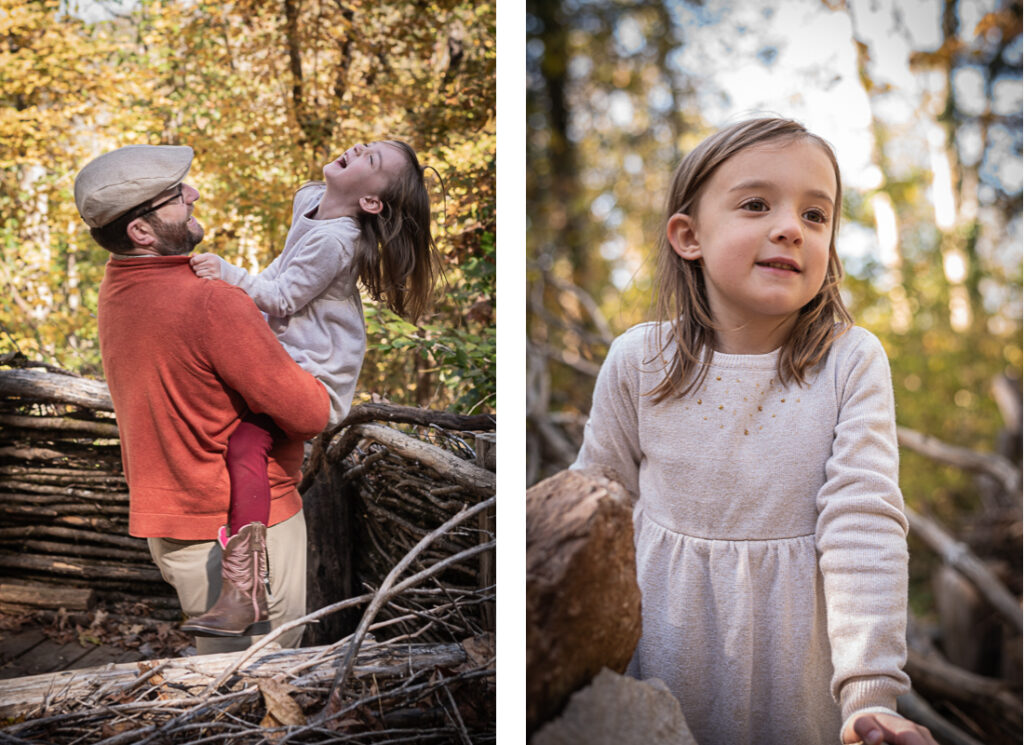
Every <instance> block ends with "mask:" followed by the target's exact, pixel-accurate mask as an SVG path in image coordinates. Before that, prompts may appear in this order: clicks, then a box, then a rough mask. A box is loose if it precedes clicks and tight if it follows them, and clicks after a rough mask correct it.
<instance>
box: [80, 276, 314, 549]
mask: <svg viewBox="0 0 1024 745" xmlns="http://www.w3.org/2000/svg"><path fill="white" fill-rule="evenodd" d="M98 318H99V338H100V351H101V353H102V355H103V370H104V374H105V375H106V378H107V384H108V385H109V387H110V396H111V398H112V399H113V401H114V412H115V413H116V415H117V423H118V427H119V429H120V434H121V454H122V459H123V462H124V472H125V479H126V480H127V481H128V489H129V492H130V495H131V516H130V520H129V532H130V533H131V534H132V535H133V536H138V537H164V538H177V539H181V540H204V539H213V538H215V537H216V535H217V530H218V528H219V527H220V526H221V525H224V524H225V523H226V522H227V515H228V502H229V484H230V482H229V478H228V471H227V467H226V465H225V461H224V453H225V452H226V450H227V443H228V438H229V437H230V436H231V433H232V432H233V431H234V430H235V428H236V427H237V426H238V422H239V420H240V417H241V415H242V414H243V413H244V412H245V410H246V409H247V408H248V409H249V410H251V411H253V412H256V413H265V414H268V415H270V416H271V417H272V418H273V419H274V421H275V422H277V425H278V426H279V427H280V428H281V429H282V430H284V431H285V432H286V433H287V434H288V436H289V438H290V439H288V440H282V441H278V442H276V443H275V445H274V449H273V450H272V451H271V453H270V463H269V465H268V473H269V476H270V490H271V502H270V524H271V525H274V524H276V523H279V522H281V521H282V520H286V519H288V518H289V517H291V516H292V515H294V514H295V513H296V512H298V510H299V508H300V507H301V506H302V499H301V497H300V496H299V493H298V490H297V488H296V486H297V483H298V478H299V468H300V466H301V464H302V440H304V439H308V438H310V437H312V436H314V435H316V434H318V433H319V432H320V431H321V430H322V429H323V428H324V426H325V425H326V423H327V417H328V414H329V411H330V402H329V399H328V396H327V392H326V391H325V390H324V388H323V386H322V385H321V384H320V383H319V382H317V380H316V379H315V378H314V377H313V376H312V375H310V374H309V373H307V372H306V371H304V370H303V369H302V368H300V367H299V366H298V365H297V364H295V362H294V361H293V360H292V359H291V358H290V357H289V356H288V354H287V353H286V352H285V351H284V348H283V347H282V346H281V344H280V343H279V342H278V341H277V339H276V338H275V337H274V335H273V333H271V331H270V328H269V327H268V326H267V324H266V322H265V321H264V319H263V316H262V315H261V314H260V312H259V311H258V310H257V309H256V306H255V305H254V304H253V302H252V300H250V299H249V297H248V296H247V295H246V294H245V293H244V292H243V291H242V290H240V289H238V288H237V287H232V286H231V285H228V284H227V283H225V282H220V281H211V280H205V279H199V278H198V277H196V276H195V274H193V273H192V270H191V269H190V268H189V265H188V257H187V256H160V257H140V258H133V259H111V260H110V261H109V262H108V263H107V267H106V274H105V276H104V278H103V283H102V285H101V286H100V296H99V305H98Z"/></svg>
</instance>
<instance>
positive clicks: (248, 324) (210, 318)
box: [200, 283, 330, 440]
mask: <svg viewBox="0 0 1024 745" xmlns="http://www.w3.org/2000/svg"><path fill="white" fill-rule="evenodd" d="M211 288H212V289H211V292H210V294H209V295H208V296H207V300H206V309H205V315H206V319H207V320H206V323H205V328H204V329H203V330H202V334H201V337H200V338H201V339H202V343H203V344H204V346H205V347H206V349H205V353H206V359H208V360H210V365H211V367H212V368H213V369H214V371H215V372H216V373H217V375H218V376H219V377H220V378H221V379H222V380H223V381H224V383H225V385H227V387H229V388H231V389H232V390H234V391H236V392H237V393H238V394H239V395H240V396H241V397H242V399H243V400H244V401H245V404H246V406H248V408H249V409H250V410H251V411H252V412H254V413H257V414H267V415H269V416H270V417H271V418H272V419H273V420H274V421H275V422H276V423H277V425H278V426H279V427H280V428H281V429H282V430H284V432H285V433H286V434H287V435H288V436H289V437H291V438H292V439H299V440H307V439H309V438H311V437H314V436H315V435H317V434H319V433H320V432H321V431H322V430H323V428H324V427H325V426H326V425H327V418H328V416H329V414H330V398H329V397H328V395H327V391H326V390H325V389H324V387H323V385H322V384H321V383H320V382H319V381H317V379H316V378H314V377H313V376H312V375H311V374H309V373H308V372H306V371H305V370H303V369H302V368H301V367H299V366H298V364H297V363H296V362H295V361H294V360H293V359H292V358H291V357H290V356H289V355H288V353H287V352H286V351H285V349H284V347H282V346H281V343H280V342H279V341H278V340H277V337H275V336H274V333H273V332H272V331H271V330H270V327H269V326H268V325H267V323H266V321H264V320H263V317H262V316H261V315H260V314H259V311H257V310H256V307H255V306H254V305H253V303H252V300H250V299H249V298H248V297H246V296H245V294H244V293H242V292H239V291H238V290H237V289H235V288H231V287H225V286H224V285H219V287H218V286H217V283H212V284H211Z"/></svg>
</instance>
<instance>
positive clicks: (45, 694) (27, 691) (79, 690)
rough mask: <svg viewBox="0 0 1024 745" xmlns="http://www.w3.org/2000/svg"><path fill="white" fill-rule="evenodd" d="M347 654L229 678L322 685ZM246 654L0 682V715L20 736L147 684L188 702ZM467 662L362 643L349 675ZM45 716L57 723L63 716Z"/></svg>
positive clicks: (295, 652)
mask: <svg viewBox="0 0 1024 745" xmlns="http://www.w3.org/2000/svg"><path fill="white" fill-rule="evenodd" d="M346 649H347V647H344V648H342V649H340V650H339V649H338V648H337V647H336V646H322V647H306V648H302V649H280V648H278V649H274V650H268V651H265V652H264V653H263V654H260V655H258V656H255V657H254V658H253V659H251V660H249V661H248V662H247V663H246V664H245V665H244V666H243V667H242V668H240V669H239V670H237V671H235V672H234V676H235V679H236V680H240V682H241V683H242V684H243V685H246V686H248V685H251V684H252V683H253V682H255V681H256V680H261V679H262V680H268V679H271V678H274V677H275V676H278V675H283V676H284V677H285V679H287V680H290V682H292V683H293V684H301V685H304V686H316V685H323V684H325V683H328V682H329V681H330V680H331V679H332V678H333V677H334V668H335V667H336V665H337V658H338V656H339V655H340V654H344V652H345V651H346ZM244 654H245V652H244V651H243V652H231V653H226V654H212V655H202V656H194V657H184V658H171V659H163V660H153V661H151V662H148V663H147V662H128V663H122V664H117V665H105V666H103V667H93V668H84V669H80V670H64V671H62V672H58V673H46V674H44V675H31V676H28V677H24V678H12V679H9V680H0V717H19V716H24V717H26V719H27V721H24V722H22V723H20V724H15V725H13V726H10V727H7V728H6V730H5V731H6V732H7V733H9V734H19V733H22V732H24V731H27V730H31V729H33V728H37V727H40V726H43V725H45V724H46V722H43V721H41V720H42V719H44V718H46V717H47V716H48V714H49V713H50V712H52V711H53V710H54V709H56V708H58V707H60V706H61V704H62V702H75V703H78V704H80V706H81V707H82V708H81V710H83V711H84V713H86V714H88V713H90V712H91V711H92V709H93V707H98V706H100V705H101V703H103V704H106V703H107V702H119V703H120V702H123V698H122V697H123V696H124V695H125V694H127V693H129V692H130V691H132V690H134V689H135V688H137V687H139V686H143V685H146V686H147V687H148V686H152V687H153V692H155V695H156V696H157V697H159V700H161V701H167V700H179V701H182V702H183V703H189V702H192V703H194V702H195V700H196V698H197V696H198V695H199V694H200V693H201V692H202V690H203V689H205V688H206V687H207V686H208V685H209V684H210V682H211V681H213V680H215V679H216V678H217V677H219V676H220V675H221V674H222V673H223V672H224V671H225V670H227V669H228V668H229V667H230V666H232V665H233V664H234V663H235V662H236V661H237V660H238V659H239V658H240V657H241V656H242V655H244ZM465 662H466V650H465V649H464V648H463V646H462V645H461V644H457V643H449V644H433V645H422V644H403V645H400V646H399V647H397V648H391V647H389V646H386V645H377V644H373V643H370V644H366V643H364V644H363V646H362V647H361V648H360V651H359V654H358V656H357V659H356V663H355V667H354V668H353V675H354V677H356V678H374V677H376V678H383V677H394V676H399V677H400V676H403V675H409V674H412V673H415V672H417V671H419V670H424V669H434V668H439V667H444V668H454V667H458V666H459V665H461V664H463V663H465ZM147 704H148V705H149V706H152V702H146V701H140V702H138V704H137V705H136V706H135V707H134V708H135V709H136V710H137V711H138V710H139V709H144V708H146V707H147ZM74 708H76V709H78V708H79V707H78V706H75V707H74ZM50 716H51V718H58V717H60V716H61V715H56V717H54V716H53V715H50ZM63 716H64V717H65V718H67V717H74V716H75V714H74V713H73V712H68V713H67V714H64V715H63Z"/></svg>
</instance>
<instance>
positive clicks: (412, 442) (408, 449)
mask: <svg viewBox="0 0 1024 745" xmlns="http://www.w3.org/2000/svg"><path fill="white" fill-rule="evenodd" d="M362 439H369V440H373V441H374V442H378V443H380V444H381V445H383V446H384V447H386V448H388V449H389V450H391V451H393V452H394V453H396V454H398V455H401V456H402V457H404V458H408V459H410V460H415V461H418V462H420V463H422V464H423V465H425V466H428V467H430V468H433V469H434V470H435V471H437V472H439V473H443V474H444V475H445V477H446V478H449V479H450V480H451V481H452V482H454V483H455V484H458V485H459V486H461V487H463V488H464V489H466V491H469V492H471V493H472V494H475V495H477V496H490V495H491V494H494V491H495V489H496V488H497V479H496V477H495V475H494V474H493V473H491V472H490V471H488V470H487V469H485V468H481V467H480V466H478V465H475V464H473V463H471V462H469V461H465V460H462V459H461V458H459V457H458V456H455V455H453V454H451V453H449V452H448V451H447V450H442V449H441V448H439V447H437V446H435V445H431V444H430V443H427V442H423V441H421V440H417V439H416V438H415V437H410V436H409V435H406V434H403V433H401V432H399V431H397V430H394V429H391V428H390V427H385V426H383V425H380V424H357V425H355V426H353V427H349V428H348V429H346V430H345V431H344V433H342V434H341V436H340V437H338V439H337V441H336V442H335V443H334V444H333V445H332V446H331V449H330V452H329V453H328V458H329V459H330V460H340V459H342V458H344V457H345V456H346V455H347V454H348V453H349V452H350V451H351V450H352V449H353V448H354V447H355V446H356V445H357V444H358V443H359V441H360V440H362ZM303 483H304V485H305V479H304V480H303Z"/></svg>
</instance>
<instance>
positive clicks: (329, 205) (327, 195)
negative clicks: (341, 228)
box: [311, 188, 359, 220]
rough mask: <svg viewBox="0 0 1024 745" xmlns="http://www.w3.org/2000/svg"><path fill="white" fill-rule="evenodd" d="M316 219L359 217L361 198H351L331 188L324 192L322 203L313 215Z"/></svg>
mask: <svg viewBox="0 0 1024 745" xmlns="http://www.w3.org/2000/svg"><path fill="white" fill-rule="evenodd" d="M311 217H312V218H313V219H314V220H333V219H335V218H338V217H352V218H356V217H359V200H358V199H354V200H353V199H350V198H348V196H347V195H345V194H337V193H335V192H332V191H331V189H330V188H328V189H327V191H325V192H324V195H323V197H322V198H321V199H320V204H319V205H318V206H317V208H316V211H315V212H314V213H313V214H312V215H311Z"/></svg>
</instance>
